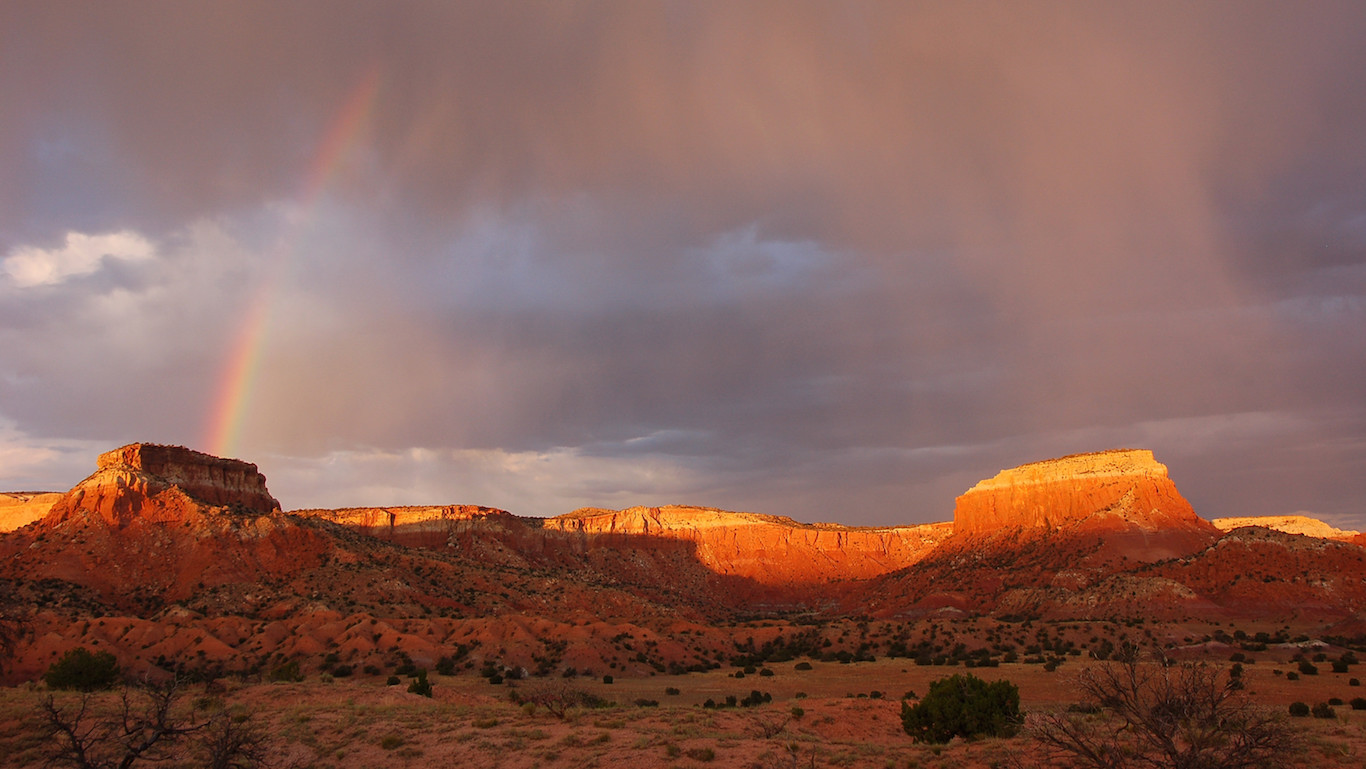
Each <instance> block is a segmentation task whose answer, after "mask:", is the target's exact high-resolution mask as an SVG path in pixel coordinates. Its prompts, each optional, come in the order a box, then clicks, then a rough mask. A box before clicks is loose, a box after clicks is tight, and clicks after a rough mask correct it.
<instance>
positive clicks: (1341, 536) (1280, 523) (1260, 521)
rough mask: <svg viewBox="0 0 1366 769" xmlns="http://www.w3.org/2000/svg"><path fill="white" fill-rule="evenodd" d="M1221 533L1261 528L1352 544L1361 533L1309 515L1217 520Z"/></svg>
mask: <svg viewBox="0 0 1366 769" xmlns="http://www.w3.org/2000/svg"><path fill="white" fill-rule="evenodd" d="M1211 523H1213V524H1214V525H1215V527H1217V528H1218V529H1219V530H1220V531H1233V530H1234V529H1240V528H1242V527H1244V526H1261V527H1263V528H1267V529H1272V530H1273V531H1279V532H1283V533H1285V534H1300V535H1303V536H1306V537H1318V538H1319V539H1336V540H1339V541H1342V542H1350V541H1352V539H1353V538H1354V537H1357V536H1358V535H1359V534H1361V532H1359V531H1350V530H1343V529H1338V528H1335V527H1333V526H1329V525H1328V524H1326V523H1324V522H1323V521H1320V520H1319V519H1317V518H1310V517H1309V516H1307V515H1263V516H1251V517H1245V518H1215V519H1214V520H1213V521H1211Z"/></svg>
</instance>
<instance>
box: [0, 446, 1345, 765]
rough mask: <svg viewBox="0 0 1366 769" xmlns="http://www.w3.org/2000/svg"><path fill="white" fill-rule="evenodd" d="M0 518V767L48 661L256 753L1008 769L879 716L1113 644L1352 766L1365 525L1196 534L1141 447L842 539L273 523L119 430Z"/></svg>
mask: <svg viewBox="0 0 1366 769" xmlns="http://www.w3.org/2000/svg"><path fill="white" fill-rule="evenodd" d="M836 512H837V511H836ZM832 517H835V512H832ZM0 522H2V523H3V528H4V529H5V532H4V533H3V534H0V579H3V583H0V584H3V585H4V586H5V590H6V597H7V603H6V609H5V611H6V612H7V616H9V617H15V618H21V619H22V628H21V629H22V634H21V635H19V636H18V637H17V639H16V641H15V643H14V644H13V648H12V649H11V652H12V653H11V654H10V655H9V658H8V659H6V660H5V662H4V683H5V684H6V687H5V688H4V689H3V690H0V691H2V693H0V754H3V755H5V756H6V759H5V760H6V762H7V763H6V764H5V765H13V766H38V765H41V764H43V763H44V762H45V761H47V760H48V759H49V758H51V756H52V755H53V750H54V747H53V746H54V745H55V744H57V742H59V739H58V737H57V736H53V734H52V732H51V729H50V728H49V726H50V725H46V726H45V723H44V721H43V718H42V712H43V711H42V703H43V702H44V701H48V702H53V703H56V704H57V705H59V706H60V705H61V703H63V702H68V704H69V707H71V708H73V710H72V711H71V712H75V711H74V708H75V703H76V701H77V698H78V695H76V694H74V693H68V694H60V695H59V696H58V697H57V698H55V699H53V700H45V699H44V698H45V697H47V696H48V695H47V689H48V688H49V687H48V686H47V685H44V684H41V683H39V682H41V681H43V680H44V677H45V673H47V672H49V671H50V670H52V669H53V667H54V665H55V664H56V663H59V661H61V660H62V659H63V657H64V655H67V654H69V653H70V652H71V650H73V649H76V648H78V647H79V648H83V649H86V650H88V651H90V652H92V653H108V654H110V655H112V657H113V658H114V659H115V660H116V662H117V666H118V669H119V671H120V675H121V676H122V677H124V678H125V679H126V680H129V681H137V680H143V681H150V682H165V681H169V680H174V681H177V682H180V683H181V685H184V686H187V687H190V689H191V690H192V692H193V693H192V697H193V699H194V701H195V702H196V703H197V704H196V707H198V708H199V709H201V710H205V709H208V710H212V709H213V708H215V707H218V708H228V709H233V708H235V709H236V710H234V711H232V712H240V713H241V719H242V722H243V723H245V722H248V720H249V721H250V723H251V724H253V728H254V729H256V731H255V732H253V733H252V734H253V735H254V739H256V740H257V744H258V747H260V748H261V749H262V750H263V751H264V753H263V755H268V757H269V758H268V760H267V761H266V765H280V766H301V767H302V766H312V767H324V766H372V765H373V766H383V765H396V766H397V765H409V764H410V763H412V762H414V761H419V760H437V761H441V762H449V763H456V762H463V763H465V764H468V765H479V766H483V765H487V766H508V767H522V766H527V767H529V766H627V765H632V766H634V765H642V764H643V765H677V766H693V765H702V764H705V763H708V762H712V761H715V762H716V764H717V765H723V766H877V767H883V766H887V767H893V766H895V767H901V766H941V765H942V766H964V767H967V766H978V765H981V766H1005V765H1007V764H1008V763H1009V762H1010V761H1016V762H1017V763H1018V762H1019V761H1020V760H1021V758H1020V757H1021V756H1025V757H1026V758H1029V761H1034V762H1035V763H1037V762H1038V761H1041V760H1043V758H1042V757H1043V756H1044V754H1043V753H1040V752H1039V750H1040V748H1039V746H1038V744H1037V743H1035V742H1031V741H1030V740H1029V739H1028V738H1027V737H1025V736H1015V737H996V738H990V739H986V740H972V741H963V740H954V741H953V742H951V743H950V744H949V745H948V746H947V747H945V746H942V745H938V744H930V743H927V742H926V741H924V740H913V739H912V738H911V737H910V736H908V734H907V732H906V731H905V730H903V724H902V720H901V715H902V707H903V703H914V702H916V701H917V699H919V698H920V697H923V696H924V695H925V693H926V692H927V691H928V690H929V689H930V686H931V683H932V682H933V681H935V680H938V679H942V678H947V677H949V676H950V675H951V674H954V673H974V674H976V675H978V676H980V677H981V678H983V679H985V680H988V681H995V680H1002V679H1004V680H1007V681H1010V682H1011V683H1013V684H1014V685H1016V686H1018V687H1019V697H1020V700H1021V703H1022V709H1023V710H1024V712H1025V714H1026V718H1028V717H1029V714H1031V713H1035V714H1040V713H1049V712H1059V711H1065V710H1066V709H1067V708H1069V707H1072V708H1076V707H1078V706H1079V705H1082V704H1084V703H1083V702H1082V700H1083V699H1084V698H1083V696H1082V694H1081V693H1080V691H1079V689H1078V681H1079V678H1078V677H1079V676H1080V675H1084V674H1085V672H1086V671H1088V670H1096V669H1101V668H1103V667H1104V666H1107V665H1113V664H1115V662H1114V661H1115V660H1117V659H1120V658H1121V657H1123V656H1124V655H1125V654H1126V652H1129V651H1135V650H1136V651H1137V653H1138V654H1140V655H1145V656H1147V657H1152V658H1154V659H1156V658H1157V657H1161V658H1163V659H1166V660H1167V664H1168V665H1177V664H1180V665H1185V666H1189V665H1193V664H1205V665H1208V666H1217V670H1218V673H1219V675H1220V676H1221V677H1222V676H1225V675H1228V674H1230V673H1226V671H1232V670H1234V669H1235V668H1236V672H1232V673H1231V675H1234V676H1235V677H1238V678H1239V679H1240V681H1241V683H1240V684H1239V689H1240V695H1239V696H1241V697H1245V698H1247V699H1248V700H1249V702H1250V703H1252V704H1253V705H1254V706H1256V707H1258V708H1263V709H1265V710H1266V711H1267V712H1272V711H1274V712H1275V713H1278V714H1284V713H1285V712H1286V711H1287V708H1289V707H1290V705H1291V703H1294V702H1304V703H1306V704H1309V705H1316V706H1317V705H1320V704H1321V705H1322V706H1323V708H1327V709H1328V710H1331V711H1332V713H1333V715H1332V717H1331V718H1329V717H1325V718H1303V719H1291V720H1292V721H1293V722H1294V726H1295V729H1296V730H1297V731H1298V732H1302V733H1303V735H1304V736H1305V737H1306V740H1305V742H1304V744H1302V745H1300V747H1299V750H1298V752H1296V753H1295V754H1294V758H1292V759H1290V760H1291V762H1292V765H1309V764H1314V765H1318V766H1334V765H1337V766H1359V765H1360V762H1361V760H1362V757H1363V756H1364V755H1366V700H1362V699H1360V698H1361V696H1362V692H1363V691H1366V690H1362V689H1359V688H1356V687H1357V684H1358V677H1359V676H1360V674H1361V672H1363V670H1366V668H1360V667H1357V654H1366V535H1363V534H1360V533H1357V532H1350V531H1341V530H1337V529H1334V528H1332V527H1329V526H1327V525H1326V524H1323V523H1322V522H1319V521H1315V520H1313V519H1309V518H1304V517H1297V516H1290V517H1282V518H1276V519H1226V520H1214V521H1208V520H1205V519H1203V518H1201V517H1200V516H1198V515H1197V514H1196V512H1195V511H1194V510H1192V509H1191V506H1190V504H1189V503H1188V502H1187V501H1186V500H1185V499H1184V498H1183V497H1182V495H1181V493H1180V492H1179V491H1178V490H1177V487H1176V485H1175V484H1174V482H1173V480H1172V479H1171V478H1169V477H1168V474H1167V468H1166V467H1165V466H1163V465H1162V464H1160V463H1158V462H1157V461H1156V460H1155V459H1154V457H1153V455H1152V453H1151V452H1149V451H1144V450H1116V451H1108V452H1102V453H1096V454H1082V455H1075V456H1069V457H1063V458H1060V459H1053V460H1047V461H1041V462H1037V463H1033V464H1028V465H1024V466H1021V467H1017V468H1013V469H1008V470H1004V471H1002V472H1001V473H999V474H997V475H996V476H995V477H993V478H990V479H985V480H983V481H981V482H980V483H978V484H976V485H975V486H973V487H972V488H970V489H967V490H966V491H965V492H964V493H963V494H962V495H961V496H960V497H959V498H958V501H957V505H956V508H955V509H954V510H953V518H952V521H946V522H944V523H935V524H928V525H917V526H905V527H885V528H860V527H846V526H841V525H837V524H830V523H799V522H797V521H794V520H791V519H788V518H783V517H775V516H768V515H759V514H754V513H737V512H727V511H721V510H713V509H703V508H693V507H682V506H679V507H661V508H630V509H626V510H598V509H583V510H576V511H574V512H571V513H568V514H565V515H561V516H558V517H554V518H546V519H540V518H527V517H519V516H517V515H514V514H512V513H509V512H505V511H502V510H497V509H492V508H487V507H477V506H463V505H449V506H441V507H393V508H348V509H336V510H294V511H288V512H286V511H284V510H282V508H281V505H280V503H279V502H278V501H277V500H276V499H275V498H274V497H273V496H272V495H271V493H270V492H269V490H268V489H267V486H266V481H265V478H264V476H263V475H262V474H261V473H260V472H258V470H257V468H256V466H255V465H251V464H248V463H246V462H241V461H237V460H230V459H221V458H217V457H212V456H209V455H207V454H203V453H199V452H195V451H191V450H189V449H184V448H180V447H171V446H159V445H149V444H132V445H129V446H124V447H122V448H119V449H117V450H114V451H110V452H107V453H105V454H103V455H101V456H100V458H99V462H98V468H97V470H96V472H95V473H94V474H93V475H91V476H90V477H88V478H87V479H85V480H84V481H82V482H81V483H79V484H77V485H76V486H75V487H74V488H72V489H71V490H70V491H68V492H66V493H64V494H58V493H45V494H39V493H11V494H8V495H6V496H5V497H4V506H3V507H0ZM1153 655H1156V656H1153ZM1221 680H1223V679H1222V678H1221ZM194 687H198V688H197V689H195V688H194ZM101 697H103V698H104V699H103V700H102V699H101ZM82 701H84V700H82ZM93 701H94V702H95V703H96V704H95V705H93V706H92V707H95V709H96V711H98V708H99V707H105V708H113V707H114V702H115V695H114V694H112V693H111V694H108V695H94V697H93ZM101 703H102V704H101ZM1349 703H1350V704H1349ZM1358 703H1359V704H1361V706H1362V709H1358V708H1357V704H1358ZM205 712H207V710H206V711H205ZM225 712H226V711H225ZM1325 712H1326V711H1325ZM1319 714H1320V713H1319V712H1318V711H1317V710H1316V715H1319ZM188 717H189V716H187V718H188ZM196 756H197V754H194V753H192V752H189V751H188V749H186V752H184V753H182V754H175V753H173V754H172V756H171V757H172V759H173V760H179V761H181V762H182V764H183V765H186V766H194V765H200V764H197V763H196V761H201V760H203V759H202V758H198V757H196ZM1031 757H1032V758H1031ZM1029 761H1026V765H1033V764H1031V763H1029ZM92 765H94V764H92ZM231 765H236V764H231Z"/></svg>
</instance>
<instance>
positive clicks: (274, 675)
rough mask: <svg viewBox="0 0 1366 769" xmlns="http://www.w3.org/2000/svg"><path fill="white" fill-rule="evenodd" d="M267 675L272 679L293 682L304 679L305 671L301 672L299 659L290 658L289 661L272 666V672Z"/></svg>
mask: <svg viewBox="0 0 1366 769" xmlns="http://www.w3.org/2000/svg"><path fill="white" fill-rule="evenodd" d="M266 677H267V678H269V679H270V680H272V681H290V682H293V681H302V680H304V675H303V673H300V672H299V661H298V660H290V661H289V662H282V663H280V664H279V665H276V666H275V667H273V668H271V670H270V673H269V674H267V675H266Z"/></svg>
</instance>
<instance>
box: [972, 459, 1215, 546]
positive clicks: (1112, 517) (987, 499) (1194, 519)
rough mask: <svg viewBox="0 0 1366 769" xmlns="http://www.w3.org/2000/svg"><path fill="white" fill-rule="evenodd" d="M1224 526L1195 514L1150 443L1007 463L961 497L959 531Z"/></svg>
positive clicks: (1157, 528) (1147, 528)
mask: <svg viewBox="0 0 1366 769" xmlns="http://www.w3.org/2000/svg"><path fill="white" fill-rule="evenodd" d="M1077 524H1083V525H1085V526H1086V527H1087V528H1097V529H1102V530H1103V529H1134V528H1137V529H1142V530H1152V531H1156V530H1166V529H1199V530H1207V531H1208V532H1209V533H1211V534H1213V533H1217V530H1216V529H1214V527H1213V526H1212V525H1211V524H1210V523H1209V522H1208V521H1205V520H1204V519H1202V518H1200V517H1199V516H1197V515H1196V514H1195V511H1194V510H1192V509H1191V506H1190V503H1189V502H1187V501H1186V499H1185V497H1182V496H1181V493H1180V492H1179V491H1177V490H1176V485H1175V484H1173V483H1172V481H1171V479H1170V478H1169V477H1167V467H1166V466H1165V465H1162V464H1160V463H1158V462H1157V461H1156V460H1155V459H1153V453H1152V452H1151V451H1146V450H1133V449H1119V450H1114V451H1103V452H1099V453H1095V454H1076V455H1073V456H1068V457H1062V458H1060V459H1050V460H1046V461H1043V462H1034V463H1032V464H1027V465H1021V466H1019V467H1016V468H1012V469H1010V470H1002V471H1001V472H1000V473H997V474H996V476H995V477H994V478H990V479H988V480H984V481H982V482H980V483H978V484H977V485H976V486H973V487H972V488H971V489H968V490H967V491H966V492H965V493H964V494H963V495H962V496H960V497H958V501H957V505H956V506H955V507H954V511H953V529H954V533H955V534H963V535H977V534H992V533H995V532H998V531H1002V530H1008V529H1013V528H1020V529H1056V528H1060V527H1064V526H1075V525H1077Z"/></svg>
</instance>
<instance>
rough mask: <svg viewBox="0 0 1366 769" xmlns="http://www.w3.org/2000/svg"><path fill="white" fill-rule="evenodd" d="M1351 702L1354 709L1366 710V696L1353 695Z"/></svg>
mask: <svg viewBox="0 0 1366 769" xmlns="http://www.w3.org/2000/svg"><path fill="white" fill-rule="evenodd" d="M1349 704H1350V705H1351V706H1352V710H1366V697H1353V698H1352V701H1351V702H1350V703H1349Z"/></svg>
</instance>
